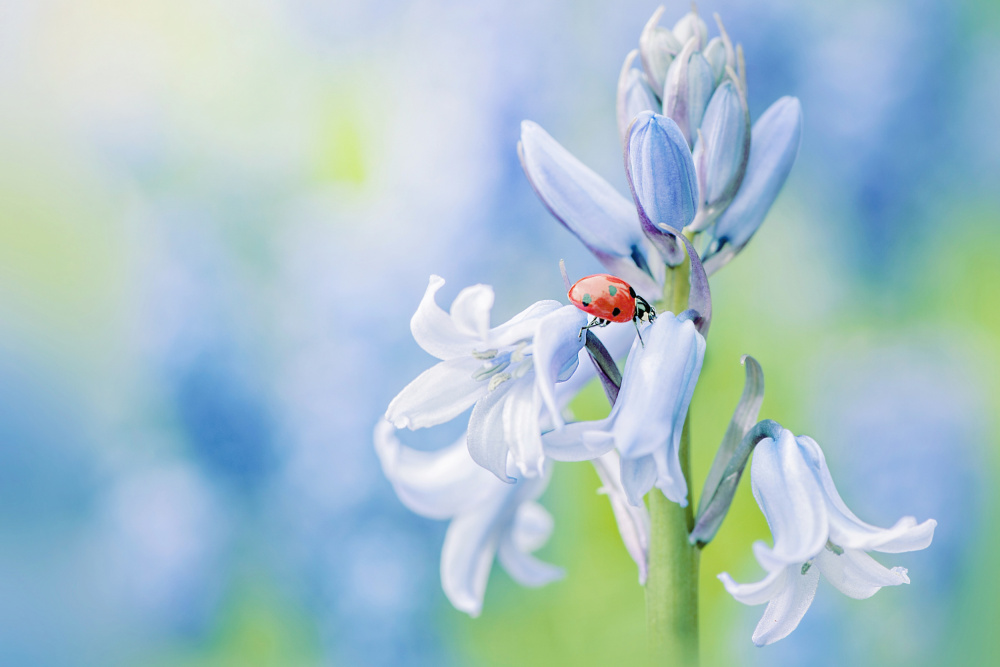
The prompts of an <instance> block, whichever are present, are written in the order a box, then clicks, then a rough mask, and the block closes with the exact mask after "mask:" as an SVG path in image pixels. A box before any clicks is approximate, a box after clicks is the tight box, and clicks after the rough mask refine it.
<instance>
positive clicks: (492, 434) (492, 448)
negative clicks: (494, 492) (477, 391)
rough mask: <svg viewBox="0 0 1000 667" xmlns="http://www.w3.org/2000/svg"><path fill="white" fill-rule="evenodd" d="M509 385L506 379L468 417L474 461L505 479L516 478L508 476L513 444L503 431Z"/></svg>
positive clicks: (510, 480) (509, 480) (470, 444)
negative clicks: (509, 455) (508, 459)
mask: <svg viewBox="0 0 1000 667" xmlns="http://www.w3.org/2000/svg"><path fill="white" fill-rule="evenodd" d="M483 384H484V385H485V384H486V383H485V382H484V383H483ZM510 388H511V382H510V381H507V382H503V383H501V384H500V385H499V386H497V387H495V388H494V389H493V390H491V391H489V393H486V395H485V396H484V397H483V398H481V399H480V400H479V401H478V402H477V403H476V407H474V408H473V409H472V415H470V417H469V431H468V435H467V437H468V443H469V454H470V455H471V456H472V460H473V461H475V462H476V463H478V464H479V465H481V466H482V467H483V468H485V469H486V470H489V471H490V472H491V473H493V474H494V475H496V476H497V479H499V480H501V481H503V482H513V481H514V479H513V478H512V477H509V476H508V475H507V454H508V453H509V452H510V443H509V442H508V440H507V433H506V431H505V430H504V404H505V399H506V398H507V393H508V391H509V390H510ZM484 393H485V392H484Z"/></svg>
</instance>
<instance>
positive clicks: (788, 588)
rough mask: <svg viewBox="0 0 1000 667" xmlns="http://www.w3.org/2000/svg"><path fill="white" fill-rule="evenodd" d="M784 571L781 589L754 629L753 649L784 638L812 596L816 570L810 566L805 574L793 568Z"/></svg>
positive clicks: (793, 627) (814, 592)
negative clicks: (755, 646)
mask: <svg viewBox="0 0 1000 667" xmlns="http://www.w3.org/2000/svg"><path fill="white" fill-rule="evenodd" d="M787 570H788V571H787V573H786V575H785V577H786V578H785V586H783V587H782V589H781V591H780V593H779V594H778V596H777V597H775V598H773V599H772V600H771V602H770V603H769V604H768V605H767V609H765V610H764V615H763V616H762V617H761V619H760V622H759V623H758V624H757V629H756V630H754V633H753V637H752V639H753V643H754V644H756V645H757V646H767V645H768V644H773V643H774V642H776V641H778V640H779V639H783V638H784V637H787V636H788V635H789V634H790V633H791V632H792V630H794V629H795V628H797V627H798V625H799V621H801V620H802V617H803V616H805V613H806V611H807V610H808V609H809V605H811V604H812V601H813V598H814V597H815V596H816V586H817V585H818V584H819V568H816V567H810V568H808V569H807V570H806V571H805V572H802V570H801V569H800V568H794V567H790V568H787Z"/></svg>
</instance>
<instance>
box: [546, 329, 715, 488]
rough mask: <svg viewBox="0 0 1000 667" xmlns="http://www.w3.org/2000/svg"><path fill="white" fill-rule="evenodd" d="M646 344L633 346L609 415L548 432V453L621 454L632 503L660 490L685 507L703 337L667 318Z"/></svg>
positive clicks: (564, 457) (580, 457) (648, 333)
mask: <svg viewBox="0 0 1000 667" xmlns="http://www.w3.org/2000/svg"><path fill="white" fill-rule="evenodd" d="M643 339H644V340H645V345H642V344H640V342H639V341H638V340H636V341H635V342H634V343H633V345H632V351H631V352H630V353H629V356H628V360H627V362H626V364H625V371H624V373H623V374H622V384H621V390H620V391H619V393H618V400H617V401H616V402H615V406H614V407H613V408H612V410H611V414H610V415H608V417H607V418H605V419H601V420H598V421H582V422H576V423H573V424H568V425H566V426H564V427H562V428H557V429H554V430H552V431H550V432H548V433H546V434H545V435H544V436H543V438H542V441H543V444H544V447H545V454H546V455H547V456H549V457H550V458H552V459H555V460H557V461H585V460H593V459H595V458H597V457H599V456H602V455H604V454H606V453H608V452H610V451H611V450H612V449H616V450H617V451H618V453H619V455H620V456H621V470H620V480H621V486H622V488H623V490H624V492H625V495H626V497H627V498H628V501H629V503H630V504H632V505H635V506H639V505H641V504H642V498H643V496H644V495H646V493H647V492H648V491H649V490H650V489H651V488H653V486H654V485H655V486H656V487H657V488H659V489H660V490H661V491H662V492H663V494H664V495H665V496H666V497H667V498H668V499H670V500H672V501H673V502H675V503H679V504H680V505H682V506H686V505H687V502H688V500H687V495H688V488H687V481H686V480H685V479H684V474H683V472H682V471H681V465H680V458H679V452H680V438H681V431H682V429H683V427H684V420H685V417H686V416H687V409H688V406H689V405H690V403H691V396H692V395H693V393H694V388H695V384H696V383H697V382H698V374H699V373H700V372H701V365H702V361H703V360H704V356H705V339H704V338H703V337H702V335H701V334H700V333H699V332H698V330H697V329H696V328H695V325H694V322H692V321H691V320H689V319H686V318H679V317H675V316H674V315H673V314H672V313H669V312H668V313H663V314H661V315H659V316H658V317H657V318H656V320H655V321H654V322H653V323H652V324H650V325H649V326H647V327H646V328H645V329H644V331H643Z"/></svg>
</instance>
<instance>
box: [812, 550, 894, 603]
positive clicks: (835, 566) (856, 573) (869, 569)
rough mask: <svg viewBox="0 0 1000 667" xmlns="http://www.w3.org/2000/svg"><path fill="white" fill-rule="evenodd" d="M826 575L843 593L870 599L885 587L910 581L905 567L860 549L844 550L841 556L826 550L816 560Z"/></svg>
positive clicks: (817, 565)
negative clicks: (891, 565) (883, 561)
mask: <svg viewBox="0 0 1000 667" xmlns="http://www.w3.org/2000/svg"><path fill="white" fill-rule="evenodd" d="M814 565H815V566H816V567H818V568H819V571H820V572H822V573H823V576H824V577H826V578H827V580H828V581H829V582H830V583H831V584H833V585H834V586H836V587H837V590H839V591H840V592H841V593H843V594H844V595H847V596H848V597H852V598H854V599H855V600H864V599H865V598H870V597H871V596H873V595H875V593H877V592H878V589H880V588H882V587H883V586H898V585H900V584H908V583H910V578H909V577H907V576H906V568H903V567H894V568H892V569H891V570H890V569H889V568H887V567H885V566H883V565H882V564H880V563H879V562H878V561H876V560H875V559H874V558H872V557H871V556H869V555H868V554H866V553H865V552H864V551H859V550H858V549H845V550H844V553H842V554H840V555H839V556H838V555H837V554H835V553H833V552H832V551H830V550H829V549H824V550H823V551H822V552H821V553H820V554H819V555H818V556H817V557H816V560H815V561H814Z"/></svg>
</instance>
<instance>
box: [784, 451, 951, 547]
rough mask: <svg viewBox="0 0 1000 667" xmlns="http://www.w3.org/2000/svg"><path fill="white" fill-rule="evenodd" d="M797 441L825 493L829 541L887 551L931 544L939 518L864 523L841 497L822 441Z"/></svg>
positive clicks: (847, 545)
mask: <svg viewBox="0 0 1000 667" xmlns="http://www.w3.org/2000/svg"><path fill="white" fill-rule="evenodd" d="M796 440H797V441H798V444H799V446H800V447H801V448H802V451H803V452H804V453H805V456H806V460H807V461H808V462H809V464H810V466H811V467H812V470H813V474H814V475H815V476H816V480H817V482H818V483H819V484H820V486H821V487H822V489H823V493H824V494H825V497H826V502H827V511H828V514H829V517H830V540H831V541H832V542H833V543H834V544H837V545H838V546H841V547H844V548H845V549H863V550H865V551H872V550H876V551H882V552H885V553H901V552H904V551H917V550H920V549H926V548H927V547H928V546H930V543H931V540H932V539H933V538H934V528H935V527H936V526H937V522H936V521H934V520H933V519H928V520H927V521H924V522H923V523H921V524H918V523H917V520H916V519H915V518H913V517H912V516H906V517H903V518H902V519H900V520H899V521H897V522H896V524H895V525H894V526H892V527H891V528H880V527H878V526H873V525H871V524H869V523H865V522H864V521H862V520H861V519H859V518H858V517H857V516H856V515H855V514H854V513H853V512H852V511H851V510H850V508H848V507H847V504H846V503H845V502H844V500H843V499H842V498H841V497H840V493H839V492H838V491H837V486H836V484H834V483H833V477H832V476H831V475H830V468H829V467H828V466H827V464H826V457H825V456H824V455H823V450H822V449H821V448H820V446H819V444H817V443H816V441H815V440H813V439H812V438H810V437H809V436H805V435H801V436H798V438H796Z"/></svg>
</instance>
